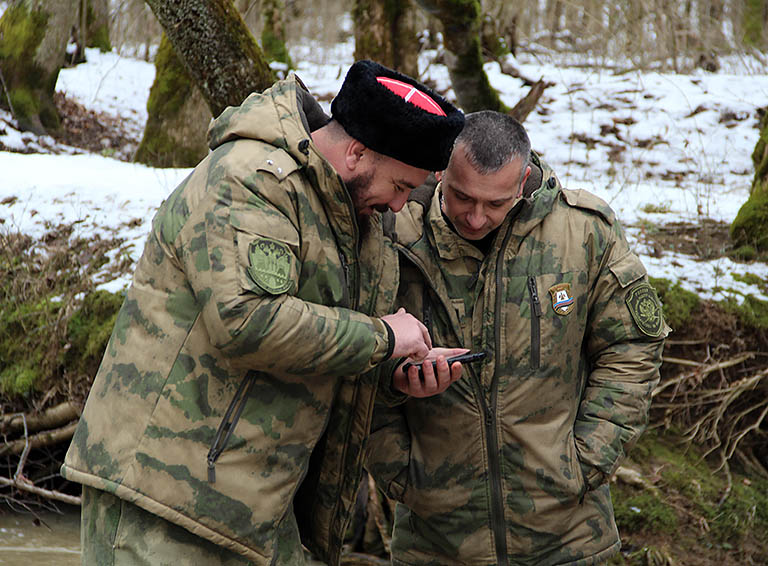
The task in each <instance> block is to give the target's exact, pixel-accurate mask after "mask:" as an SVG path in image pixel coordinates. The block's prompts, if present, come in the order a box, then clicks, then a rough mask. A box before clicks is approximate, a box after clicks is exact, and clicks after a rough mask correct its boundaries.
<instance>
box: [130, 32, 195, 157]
mask: <svg viewBox="0 0 768 566" xmlns="http://www.w3.org/2000/svg"><path fill="white" fill-rule="evenodd" d="M155 68H156V74H155V82H154V83H153V84H152V88H151V89H150V91H149V99H148V100H147V113H148V116H149V117H148V119H147V125H146V127H145V129H144V137H143V139H142V140H141V144H140V145H139V149H138V150H137V151H136V161H138V162H139V163H145V164H147V165H152V166H154V167H192V166H194V165H196V164H197V163H198V162H199V161H200V159H201V158H202V157H204V155H200V151H199V149H198V148H197V147H192V146H185V145H184V144H183V143H180V142H179V140H178V139H176V138H174V137H171V136H170V135H169V134H168V132H167V127H166V126H167V124H168V122H170V121H171V120H172V119H173V117H174V116H177V115H178V114H179V112H181V110H182V108H183V106H184V103H185V102H186V101H187V99H189V98H190V97H191V96H192V95H193V93H194V86H193V82H192V79H191V78H190V76H189V74H188V73H187V71H186V69H184V66H183V65H182V64H181V61H180V60H179V58H178V57H177V56H176V53H175V52H174V50H173V47H172V45H171V42H170V41H169V40H168V38H167V36H165V35H163V37H162V40H161V41H160V47H159V48H158V52H157V56H156V59H155ZM193 143H194V142H193Z"/></svg>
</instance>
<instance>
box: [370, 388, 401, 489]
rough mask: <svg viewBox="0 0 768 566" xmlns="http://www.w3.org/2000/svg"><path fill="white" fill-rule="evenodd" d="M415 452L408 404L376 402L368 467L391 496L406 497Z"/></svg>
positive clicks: (377, 481) (380, 486)
mask: <svg viewBox="0 0 768 566" xmlns="http://www.w3.org/2000/svg"><path fill="white" fill-rule="evenodd" d="M410 454H411V433H410V430H409V428H408V421H407V419H406V417H405V413H404V406H403V405H398V406H394V407H388V406H386V405H383V404H381V403H378V402H377V403H376V406H375V409H374V413H373V422H372V423H371V435H370V437H369V438H368V447H367V449H366V459H365V467H366V469H367V470H368V472H369V473H370V474H371V476H373V479H374V480H376V484H377V485H378V486H379V488H381V490H382V491H384V493H386V494H387V497H389V498H390V499H394V500H395V501H400V502H402V501H403V494H404V493H405V489H406V487H407V481H408V465H409V461H410Z"/></svg>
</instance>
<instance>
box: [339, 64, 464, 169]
mask: <svg viewBox="0 0 768 566" xmlns="http://www.w3.org/2000/svg"><path fill="white" fill-rule="evenodd" d="M331 114H332V116H333V119H334V120H336V121H338V122H339V123H340V124H341V125H342V126H343V127H344V130H345V131H346V132H347V133H348V134H349V135H350V136H352V137H353V138H355V139H356V140H358V141H359V142H361V143H363V144H365V146H366V147H369V148H370V149H372V150H373V151H376V152H378V153H382V154H384V155H388V156H389V157H393V158H395V159H397V160H398V161H402V162H403V163H407V164H408V165H412V166H414V167H418V168H419V169H426V170H428V171H442V170H443V169H445V168H446V167H447V166H448V160H449V158H450V156H451V149H452V148H453V141H454V140H455V139H456V136H457V135H459V132H461V129H462V128H463V127H464V114H462V113H461V112H460V111H459V110H457V109H456V108H455V107H454V106H453V105H452V104H451V103H450V102H448V101H446V100H445V99H444V98H443V97H442V96H440V95H439V94H437V93H435V92H433V91H432V90H430V89H429V88H428V87H426V86H424V85H423V84H421V83H419V82H418V81H415V80H413V79H412V78H411V77H408V76H406V75H403V74H401V73H398V72H397V71H393V70H392V69H388V68H387V67H385V66H383V65H379V64H378V63H375V62H373V61H367V60H363V61H357V62H356V63H355V64H354V65H352V66H351V67H350V68H349V71H348V72H347V76H346V78H345V79H344V84H343V85H341V90H339V93H338V95H336V98H334V99H333V102H332V103H331Z"/></svg>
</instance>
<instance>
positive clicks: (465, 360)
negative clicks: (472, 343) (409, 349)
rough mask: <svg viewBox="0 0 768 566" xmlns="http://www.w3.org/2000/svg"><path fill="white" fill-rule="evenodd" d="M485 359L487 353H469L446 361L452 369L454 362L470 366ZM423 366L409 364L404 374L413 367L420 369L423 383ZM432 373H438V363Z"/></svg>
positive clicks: (434, 365) (419, 363)
mask: <svg viewBox="0 0 768 566" xmlns="http://www.w3.org/2000/svg"><path fill="white" fill-rule="evenodd" d="M484 357H485V352H475V353H472V352H468V353H466V354H460V355H458V356H453V357H452V358H447V359H446V360H445V361H447V362H448V367H451V364H453V363H454V362H461V363H462V364H469V363H472V362H479V361H480V360H482V359H483V358H484ZM421 364H422V362H408V363H407V364H405V365H404V366H403V373H405V374H406V375H408V370H409V369H410V367H411V366H417V367H418V368H419V379H420V380H421V381H424V373H423V372H422V371H421ZM432 371H433V372H434V373H435V374H436V373H437V362H436V361H433V362H432Z"/></svg>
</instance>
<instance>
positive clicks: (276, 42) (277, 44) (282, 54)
mask: <svg viewBox="0 0 768 566" xmlns="http://www.w3.org/2000/svg"><path fill="white" fill-rule="evenodd" d="M261 49H262V50H263V51H264V56H265V57H266V58H267V59H269V60H270V61H277V62H278V63H285V64H286V65H288V68H289V69H292V68H293V66H294V65H293V61H292V60H291V56H290V54H289V53H288V48H287V47H286V46H285V42H284V41H283V40H282V39H281V38H280V37H278V36H277V35H276V34H275V33H274V32H273V31H272V30H271V29H269V28H267V27H266V26H265V27H264V29H263V30H262V32H261Z"/></svg>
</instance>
